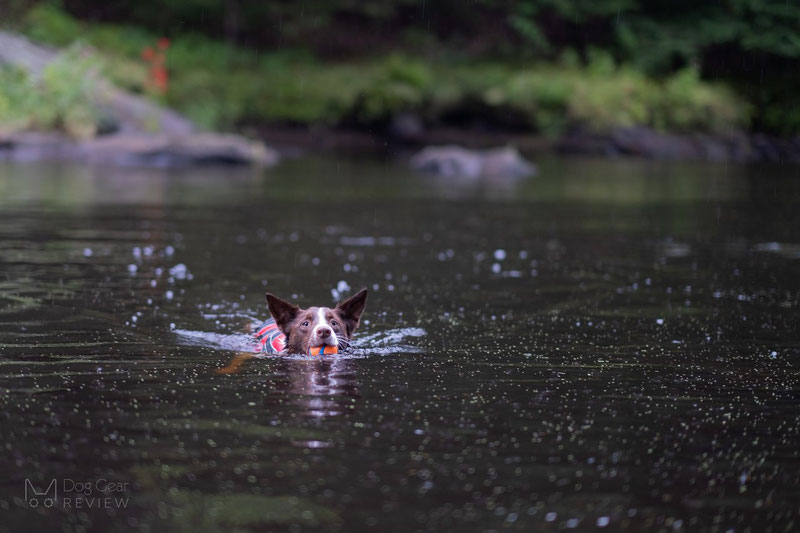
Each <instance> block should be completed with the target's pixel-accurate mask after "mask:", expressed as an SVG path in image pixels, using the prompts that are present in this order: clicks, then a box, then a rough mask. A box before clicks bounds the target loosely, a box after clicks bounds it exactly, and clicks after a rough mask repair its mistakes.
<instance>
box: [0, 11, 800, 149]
mask: <svg viewBox="0 0 800 533" xmlns="http://www.w3.org/2000/svg"><path fill="white" fill-rule="evenodd" d="M24 20H25V22H24V23H22V24H21V29H22V30H23V31H25V32H26V33H27V34H28V35H29V36H30V37H31V38H32V39H35V40H38V42H47V43H49V44H50V45H54V46H60V47H66V49H67V50H71V51H72V52H71V53H68V54H65V55H64V59H63V60H62V61H61V63H60V64H57V65H56V68H51V72H50V74H49V76H46V77H45V79H44V80H41V79H40V80H36V81H35V82H33V81H32V80H30V79H26V78H25V75H24V74H21V73H20V72H18V71H9V70H8V69H0V86H2V88H3V90H2V91H1V92H0V133H3V138H4V139H5V142H4V145H5V146H6V147H14V146H22V145H25V143H26V142H27V139H30V138H31V137H30V136H28V137H20V133H19V132H25V131H26V130H30V129H33V130H36V131H45V132H52V131H54V130H55V131H57V132H60V133H62V134H63V135H65V136H66V137H69V138H77V139H79V140H85V139H90V138H93V137H95V136H96V135H103V134H106V133H109V132H111V133H118V132H119V131H120V130H125V129H126V126H125V124H124V123H120V121H119V120H118V117H115V116H113V115H114V114H112V113H108V112H107V110H108V106H107V105H105V104H104V105H97V101H96V100H97V99H96V98H95V97H94V96H92V95H91V94H88V92H87V88H86V80H87V79H92V76H95V77H96V76H97V75H98V74H97V73H99V74H100V75H102V77H103V78H104V79H108V80H110V82H111V84H112V85H113V87H116V88H119V90H118V91H117V94H118V95H123V98H124V95H130V97H131V98H132V99H134V100H136V101H140V102H151V103H152V105H153V106H158V107H159V108H160V109H161V111H159V113H160V114H158V113H157V114H153V113H151V114H149V115H148V113H144V114H143V115H144V116H145V118H144V122H145V124H144V127H140V128H138V131H137V132H138V133H145V134H147V133H160V134H162V133H169V131H167V130H165V129H164V124H163V123H162V122H163V121H159V120H154V119H153V118H152V117H153V116H155V115H158V116H166V114H167V113H170V111H169V110H168V109H174V110H175V111H176V114H173V115H174V116H173V118H174V119H175V120H177V121H178V122H180V121H181V120H183V121H184V122H186V123H189V124H192V125H197V126H199V128H200V129H205V130H209V131H229V132H236V133H244V134H245V135H247V136H249V137H251V138H261V139H264V140H265V141H267V143H275V144H277V145H279V146H280V147H281V148H283V149H284V150H285V151H287V152H288V153H292V152H296V151H297V150H298V149H345V150H353V149H356V150H357V149H370V150H373V149H375V150H383V149H385V148H386V147H396V146H409V147H420V146H427V145H436V144H460V145H464V146H474V147H486V146H497V145H503V144H512V145H515V146H518V147H519V148H520V149H521V150H523V151H525V152H538V151H546V150H556V151H560V152H564V153H575V154H592V155H606V156H641V157H648V158H673V159H680V158H684V159H710V160H732V161H762V160H765V161H798V159H800V138H798V137H795V138H779V137H774V136H768V135H764V134H760V133H754V132H751V131H749V129H748V128H749V127H750V120H751V114H752V111H753V109H752V106H751V105H750V104H749V103H748V102H747V101H746V100H745V99H743V98H742V97H741V96H739V95H737V94H736V93H735V92H733V91H732V90H731V89H730V88H729V87H727V86H725V85H722V84H719V83H709V82H707V81H704V80H701V79H700V77H699V75H698V72H697V71H696V70H695V69H693V68H685V69H683V70H680V71H678V72H676V73H674V74H672V75H670V76H666V77H661V78H652V77H648V76H646V75H644V74H643V73H642V72H639V71H638V70H636V69H633V68H630V67H628V66H626V65H619V64H616V63H615V62H614V60H612V58H611V57H610V56H609V55H608V54H605V53H603V52H600V51H593V52H592V53H591V54H589V57H588V58H587V59H586V60H585V61H584V60H580V59H579V58H578V57H577V56H576V55H574V54H570V53H565V54H562V56H561V57H560V59H558V60H557V61H555V62H550V63H541V62H539V63H536V62H534V63H524V64H523V63H511V62H485V61H474V60H473V61H464V60H463V59H459V60H454V59H453V58H448V57H444V56H439V57H423V56H411V55H403V54H396V53H395V54H388V55H381V56H373V57H366V56H365V57H364V58H361V59H354V60H350V61H339V62H332V61H326V62H322V61H319V60H317V59H315V58H314V57H312V56H311V55H309V54H308V53H306V52H302V51H298V50H279V51H273V52H266V53H257V52H255V51H253V50H248V49H245V48H239V47H233V46H230V45H227V44H224V43H222V42H219V41H214V40H212V39H209V38H206V37H201V36H197V35H178V36H176V37H174V38H173V39H171V40H169V41H168V40H165V39H163V38H162V39H159V37H158V36H157V35H155V34H152V33H149V32H147V31H145V30H143V29H141V28H138V27H131V26H120V25H113V24H103V23H87V22H83V21H79V20H77V19H74V18H72V17H70V16H69V15H67V14H66V13H64V12H63V11H60V10H58V9H56V8H54V7H52V6H48V5H42V6H39V7H36V8H34V9H33V10H31V12H30V13H29V14H28V16H27V17H26V18H25V19H24ZM154 49H159V50H161V52H158V53H163V61H164V64H163V65H162V66H163V67H164V68H163V70H162V71H157V72H155V73H156V74H159V76H161V77H160V78H158V79H153V76H154V70H153V69H152V68H150V67H151V66H152V65H151V64H150V63H152V62H150V63H148V60H147V58H148V57H149V58H151V59H152V57H153V54H154V53H156V52H154ZM148 65H150V66H148ZM32 89H33V90H32ZM29 94H33V95H35V96H38V98H30V97H29V96H28V95H29ZM116 115H119V113H116ZM173 122H174V120H173ZM53 138H54V137H52V136H50V137H49V138H48V139H49V140H48V143H49V142H51V140H52V139H53ZM19 139H21V141H19V142H17V141H18V140H19ZM162 144H163V143H162ZM67 152H70V153H76V152H75V151H74V150H67ZM79 152H80V151H79ZM6 153H10V152H8V150H7V151H6ZM50 153H59V151H53V150H51V151H50ZM210 159H211V160H214V159H225V157H222V158H210Z"/></svg>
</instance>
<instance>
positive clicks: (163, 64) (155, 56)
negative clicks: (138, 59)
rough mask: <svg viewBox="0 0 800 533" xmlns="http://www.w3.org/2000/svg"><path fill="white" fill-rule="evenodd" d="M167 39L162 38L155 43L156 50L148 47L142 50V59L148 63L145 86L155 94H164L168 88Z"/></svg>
mask: <svg viewBox="0 0 800 533" xmlns="http://www.w3.org/2000/svg"><path fill="white" fill-rule="evenodd" d="M168 48H169V39H167V38H166V37H162V38H160V39H159V40H158V42H157V43H156V49H153V48H152V47H150V46H148V47H146V48H145V49H144V50H142V59H144V60H145V61H147V62H148V63H150V69H149V71H148V73H147V85H148V87H149V88H150V89H152V90H154V91H156V92H157V93H160V94H164V93H166V92H167V89H168V88H169V75H168V74H167V49H168Z"/></svg>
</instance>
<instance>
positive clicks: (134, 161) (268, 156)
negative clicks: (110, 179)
mask: <svg viewBox="0 0 800 533" xmlns="http://www.w3.org/2000/svg"><path fill="white" fill-rule="evenodd" d="M83 144H84V150H85V154H86V155H85V157H86V160H87V161H88V162H90V163H104V164H106V163H107V164H114V165H123V166H128V165H132V166H136V165H144V166H181V165H197V164H233V165H236V164H256V165H263V166H266V165H273V164H275V163H277V161H278V154H277V152H275V151H274V150H271V149H269V148H267V147H266V146H264V144H263V143H260V142H258V141H250V140H248V139H245V138H244V137H240V136H238V135H225V134H220V133H192V134H185V135H125V134H123V135H107V136H104V137H97V138H95V139H93V140H91V141H87V142H85V143H83Z"/></svg>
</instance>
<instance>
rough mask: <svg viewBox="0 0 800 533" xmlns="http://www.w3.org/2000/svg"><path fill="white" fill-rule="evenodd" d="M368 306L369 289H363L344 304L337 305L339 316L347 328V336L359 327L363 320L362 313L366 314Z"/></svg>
mask: <svg viewBox="0 0 800 533" xmlns="http://www.w3.org/2000/svg"><path fill="white" fill-rule="evenodd" d="M366 305H367V289H361V290H360V291H358V292H357V293H356V294H354V295H353V296H351V297H350V298H348V299H347V300H345V301H343V302H339V303H338V304H337V305H336V310H337V311H338V312H339V316H341V317H342V320H344V323H345V326H346V327H347V336H348V337H349V336H350V334H351V333H353V331H354V330H355V329H356V328H357V327H358V321H359V320H360V319H361V313H363V312H364V307H366Z"/></svg>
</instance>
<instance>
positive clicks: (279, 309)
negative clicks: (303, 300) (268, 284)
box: [267, 293, 300, 335]
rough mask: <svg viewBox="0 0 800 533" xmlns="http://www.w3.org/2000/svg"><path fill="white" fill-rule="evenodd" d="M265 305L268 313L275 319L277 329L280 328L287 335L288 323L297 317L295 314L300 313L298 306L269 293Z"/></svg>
mask: <svg viewBox="0 0 800 533" xmlns="http://www.w3.org/2000/svg"><path fill="white" fill-rule="evenodd" d="M267 307H269V314H270V315H272V318H274V319H275V323H276V324H277V325H278V329H280V330H281V331H282V332H283V334H284V335H288V333H287V331H286V330H287V329H288V327H289V324H291V323H292V321H293V320H294V319H295V318H297V315H298V314H299V313H300V308H299V307H297V306H296V305H294V304H291V303H289V302H287V301H285V300H281V299H280V298H278V297H277V296H275V295H274V294H270V293H267Z"/></svg>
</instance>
